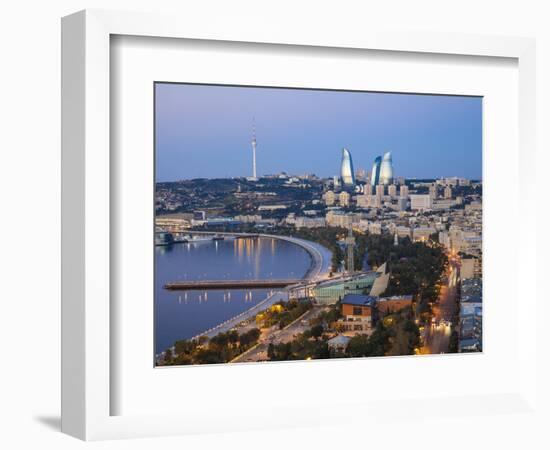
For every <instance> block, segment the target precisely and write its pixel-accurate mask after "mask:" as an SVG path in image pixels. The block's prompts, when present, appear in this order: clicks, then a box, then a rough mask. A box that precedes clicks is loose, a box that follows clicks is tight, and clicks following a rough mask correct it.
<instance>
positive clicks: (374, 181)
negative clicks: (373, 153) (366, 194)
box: [370, 156, 382, 187]
mask: <svg viewBox="0 0 550 450" xmlns="http://www.w3.org/2000/svg"><path fill="white" fill-rule="evenodd" d="M381 164H382V158H381V157H380V156H377V157H376V158H375V159H374V164H373V165H372V173H371V175H370V184H371V186H373V187H374V186H378V184H379V183H380V165H381Z"/></svg>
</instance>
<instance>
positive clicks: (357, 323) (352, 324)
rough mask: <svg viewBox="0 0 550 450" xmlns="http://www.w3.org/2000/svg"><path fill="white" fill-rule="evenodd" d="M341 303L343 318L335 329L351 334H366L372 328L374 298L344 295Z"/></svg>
mask: <svg viewBox="0 0 550 450" xmlns="http://www.w3.org/2000/svg"><path fill="white" fill-rule="evenodd" d="M341 303H342V305H341V308H342V309H341V312H342V316H343V318H342V319H339V320H338V321H337V322H336V328H338V329H339V330H340V331H342V332H347V333H353V334H362V333H367V332H368V331H369V330H370V329H371V328H372V312H373V308H374V305H375V304H376V297H373V296H370V295H360V294H346V295H345V296H344V298H343V299H342V302H341Z"/></svg>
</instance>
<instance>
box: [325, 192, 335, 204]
mask: <svg viewBox="0 0 550 450" xmlns="http://www.w3.org/2000/svg"><path fill="white" fill-rule="evenodd" d="M323 200H324V201H325V205H327V206H332V205H334V203H335V202H336V194H335V193H334V191H327V192H325V193H324V194H323Z"/></svg>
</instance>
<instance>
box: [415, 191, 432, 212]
mask: <svg viewBox="0 0 550 450" xmlns="http://www.w3.org/2000/svg"><path fill="white" fill-rule="evenodd" d="M410 199H411V209H412V210H413V211H426V210H428V209H432V196H431V195H428V194H412V195H410Z"/></svg>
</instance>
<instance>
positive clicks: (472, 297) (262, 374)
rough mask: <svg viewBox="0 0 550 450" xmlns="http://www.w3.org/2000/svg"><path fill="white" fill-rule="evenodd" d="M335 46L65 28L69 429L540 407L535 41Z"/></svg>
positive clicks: (335, 37) (249, 32) (108, 18)
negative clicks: (533, 195) (530, 229)
mask: <svg viewBox="0 0 550 450" xmlns="http://www.w3.org/2000/svg"><path fill="white" fill-rule="evenodd" d="M336 28H337V29H336V30H332V31H331V32H330V33H325V32H321V30H319V32H314V31H313V30H310V31H311V32H308V33H306V32H305V31H304V30H301V31H298V30H296V31H292V30H286V31H280V30H277V31H276V30H275V29H273V30H272V29H271V28H269V27H267V28H262V29H260V28H258V24H251V25H250V26H249V27H244V28H240V29H238V30H237V29H233V28H232V27H231V26H230V25H229V24H226V25H225V26H221V27H217V28H216V30H215V31H212V29H211V28H204V27H202V26H201V24H197V23H193V20H192V18H190V17H186V18H180V17H178V18H175V17H169V16H165V15H156V14H153V15H149V14H138V13H114V12H103V11H84V12H80V13H76V14H74V15H71V16H68V17H66V18H64V19H63V29H62V46H63V89H62V95H63V98H62V101H63V183H62V187H63V189H62V195H63V252H62V256H63V286H62V287H63V320H62V322H63V339H62V345H63V347H62V355H63V367H62V373H63V401H62V412H63V417H62V428H63V431H64V432H66V433H68V434H71V435H73V436H76V437H79V438H81V439H86V440H88V439H90V440H93V439H109V438H121V437H140V436H162V435H168V434H183V433H199V432H211V431H236V430H249V429H262V428H266V427H284V426H297V425H298V426H308V425H312V424H324V423H326V424H328V423H332V424H334V423H348V424H349V423H353V422H354V421H357V420H359V418H358V417H360V418H361V419H360V422H361V423H363V424H364V423H365V422H369V421H371V420H373V421H374V420H380V418H381V417H383V420H389V421H391V420H398V417H401V416H403V415H404V414H405V415H406V414H411V415H414V414H415V411H418V408H421V409H422V408H423V410H429V409H430V405H432V406H433V405H436V404H445V403H446V402H449V401H453V404H454V408H453V412H452V414H453V415H455V416H456V415H458V416H460V417H464V418H468V417H469V416H470V415H471V411H472V405H475V412H476V414H477V415H480V414H482V415H491V414H494V413H498V412H499V411H501V409H502V407H503V405H505V407H506V409H507V410H509V411H513V412H514V413H517V414H524V413H525V414H527V413H529V412H530V413H533V411H536V409H535V406H534V403H533V402H534V399H535V398H536V389H537V388H536V383H535V382H534V380H535V377H536V352H535V350H534V347H533V346H532V345H524V343H525V342H534V341H535V335H536V327H534V326H533V324H532V321H531V319H530V317H529V311H532V310H534V308H535V307H536V301H537V295H536V290H535V287H534V286H528V285H527V284H526V283H524V280H526V279H528V278H529V276H530V275H529V274H530V272H531V270H533V267H532V265H533V264H534V262H532V263H530V265H525V264H523V263H522V261H526V260H529V261H534V260H535V258H534V256H533V255H534V252H535V248H536V245H535V241H534V237H532V236H528V237H525V239H524V240H522V242H521V245H520V243H519V242H517V241H511V240H509V239H508V238H507V233H508V232H509V231H506V230H504V229H503V227H502V223H506V224H507V230H510V229H514V227H515V226H516V225H517V224H518V223H519V220H520V218H521V220H527V218H529V217H532V216H533V214H534V213H533V212H532V209H530V207H529V202H528V201H527V202H526V201H524V200H523V199H524V198H525V196H524V193H525V192H528V191H529V189H532V183H533V180H532V177H531V176H530V173H532V170H533V166H534V164H535V163H534V155H533V148H534V138H533V136H534V122H535V121H534V117H535V107H534V98H535V86H534V83H533V77H534V64H535V60H534V55H535V53H534V42H533V41H532V40H529V39H523V38H510V37H506V38H505V37H488V36H484V37H480V36H467V35H460V36H457V35H450V34H425V35H424V34H414V33H403V34H400V33H397V32H386V31H383V30H378V31H374V30H373V31H371V32H368V33H363V32H361V33H357V34H356V33H354V32H351V31H350V30H345V29H344V27H336ZM520 155H521V157H520ZM518 168H519V170H518ZM504 193H505V194H504ZM503 242H506V245H503ZM502 273H507V274H508V275H507V276H506V282H505V283H503V282H502V279H503V278H502ZM520 286H521V308H519V303H518V302H519V297H520V293H519V292H520V291H519V287H520ZM405 373H406V374H407V378H406V382H403V374H405ZM472 374H475V380H476V381H475V383H464V382H463V381H464V380H465V379H468V378H469V377H471V376H472ZM289 380H292V382H289ZM365 380H368V383H367V385H368V386H366V385H365ZM338 383H345V384H347V385H348V386H349V387H352V391H353V395H324V394H321V393H326V392H327V389H328V390H332V389H335V387H336V385H337V384H338ZM329 386H330V388H329ZM361 386H363V387H364V389H363V388H361ZM373 386H379V387H380V388H373ZM411 386H414V389H411ZM276 392H279V393H280V395H277V394H276ZM260 394H262V395H261V401H259V395H260ZM391 405H400V406H399V412H396V410H395V408H394V407H392V406H391ZM205 417H208V420H206V419H205ZM358 423H359V422H358Z"/></svg>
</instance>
